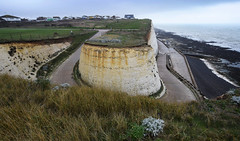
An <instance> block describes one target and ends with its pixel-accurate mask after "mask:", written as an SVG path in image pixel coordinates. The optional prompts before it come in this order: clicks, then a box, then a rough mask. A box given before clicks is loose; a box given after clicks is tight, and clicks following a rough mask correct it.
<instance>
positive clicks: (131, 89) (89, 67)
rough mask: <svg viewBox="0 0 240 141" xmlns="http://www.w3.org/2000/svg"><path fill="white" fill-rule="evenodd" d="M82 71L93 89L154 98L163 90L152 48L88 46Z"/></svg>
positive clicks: (84, 54) (84, 51) (80, 66)
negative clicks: (98, 88)
mask: <svg viewBox="0 0 240 141" xmlns="http://www.w3.org/2000/svg"><path fill="white" fill-rule="evenodd" d="M79 72H80V74H81V78H82V79H83V80H84V81H85V82H87V83H88V84H89V85H91V86H93V87H100V88H105V89H110V90H114V91H121V92H126V93H128V94H130V95H151V94H154V93H156V92H158V91H159V89H160V88H161V83H160V77H159V74H158V68H157V63H156V59H155V53H154V49H153V48H152V47H151V46H141V47H131V48H126V47H125V48H124V47H123V48H113V47H104V46H96V45H90V44H85V45H83V47H82V50H81V55H80V62H79Z"/></svg>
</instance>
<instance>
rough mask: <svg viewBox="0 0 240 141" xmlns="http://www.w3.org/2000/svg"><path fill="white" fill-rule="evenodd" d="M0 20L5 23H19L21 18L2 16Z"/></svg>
mask: <svg viewBox="0 0 240 141" xmlns="http://www.w3.org/2000/svg"><path fill="white" fill-rule="evenodd" d="M0 18H2V19H3V20H5V21H8V22H20V21H21V18H19V17H16V16H12V15H4V16H1V17H0Z"/></svg>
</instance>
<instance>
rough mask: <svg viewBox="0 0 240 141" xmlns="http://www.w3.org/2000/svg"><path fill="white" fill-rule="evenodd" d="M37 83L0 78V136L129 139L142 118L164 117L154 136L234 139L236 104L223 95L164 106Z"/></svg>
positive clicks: (108, 93)
mask: <svg viewBox="0 0 240 141" xmlns="http://www.w3.org/2000/svg"><path fill="white" fill-rule="evenodd" d="M41 83H42V81H39V82H38V83H36V82H31V81H27V80H23V79H20V78H13V77H10V76H8V75H1V76H0V139H1V140H84V141H85V140H86V141H87V140H133V139H134V138H132V137H141V135H140V132H136V131H140V129H139V130H138V127H139V126H138V125H140V124H141V121H142V120H143V119H144V118H146V117H148V116H153V117H155V118H161V119H163V120H164V121H165V124H166V126H165V127H164V132H163V133H161V134H160V135H159V136H158V137H156V138H154V139H156V140H196V141H202V140H239V139H240V135H239V132H240V127H239V121H240V111H239V105H235V104H233V103H232V102H231V100H230V97H229V96H228V97H227V98H226V99H224V100H206V101H203V102H202V103H197V102H191V103H182V104H176V103H172V104H170V103H164V102H162V101H160V100H155V99H153V98H149V97H144V96H128V95H127V94H124V93H117V92H111V91H106V90H101V89H93V88H88V87H72V88H69V89H60V90H57V91H53V90H51V89H50V88H49V87H52V86H51V85H50V84H49V87H48V86H46V84H47V83H45V82H44V89H43V87H42V84H41ZM237 95H240V94H239V91H238V92H237ZM133 125H134V126H133ZM135 128H136V130H135ZM139 128H140V127H139ZM132 131H134V132H132ZM144 140H153V138H151V137H144Z"/></svg>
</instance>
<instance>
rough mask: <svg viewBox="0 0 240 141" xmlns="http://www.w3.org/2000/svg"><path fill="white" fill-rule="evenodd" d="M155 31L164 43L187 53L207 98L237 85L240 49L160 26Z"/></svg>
mask: <svg viewBox="0 0 240 141" xmlns="http://www.w3.org/2000/svg"><path fill="white" fill-rule="evenodd" d="M155 31H156V35H157V38H158V39H159V40H160V41H162V42H163V43H164V44H165V45H166V46H167V47H171V48H175V49H177V50H179V51H181V52H182V53H183V54H184V55H186V56H187V60H188V62H189V65H190V67H191V70H192V72H193V75H194V77H195V79H196V83H197V85H198V87H199V89H200V90H201V92H202V93H203V95H205V96H206V97H207V98H216V97H218V96H220V95H222V94H224V93H225V92H226V91H228V90H230V89H232V88H236V87H238V85H240V52H237V51H232V50H229V48H223V47H219V46H213V45H209V44H208V43H207V42H200V41H195V40H192V39H188V38H185V37H182V36H178V35H175V34H174V33H171V32H165V31H163V30H160V29H155ZM202 60H205V62H209V64H210V65H211V66H212V67H213V68H214V71H215V73H217V74H218V75H215V74H214V73H213V72H214V71H212V70H211V69H210V68H209V66H207V65H206V63H204V61H202ZM221 75H222V76H224V77H226V78H227V79H228V80H230V81H229V82H230V83H229V82H227V81H225V80H224V79H222V78H220V77H221ZM219 76H220V77H219ZM231 82H233V83H231Z"/></svg>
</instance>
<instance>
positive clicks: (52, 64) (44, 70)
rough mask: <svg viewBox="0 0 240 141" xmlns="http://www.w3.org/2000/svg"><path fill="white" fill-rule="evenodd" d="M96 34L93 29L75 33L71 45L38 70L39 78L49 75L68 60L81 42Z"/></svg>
mask: <svg viewBox="0 0 240 141" xmlns="http://www.w3.org/2000/svg"><path fill="white" fill-rule="evenodd" d="M94 34H96V31H91V32H88V33H86V34H81V35H75V36H73V37H72V38H73V39H72V43H71V46H70V47H68V48H67V49H66V50H65V51H64V52H62V53H61V54H60V55H58V56H57V57H56V58H54V59H52V60H50V61H49V62H47V63H46V64H44V65H43V66H42V67H41V68H40V69H39V70H38V71H37V78H39V77H45V78H47V77H49V76H50V75H51V73H52V72H53V71H54V70H55V69H56V67H57V66H59V65H60V64H61V63H62V62H63V61H64V60H66V59H67V58H68V57H69V56H70V55H71V54H72V53H74V52H75V51H76V50H77V49H78V48H79V47H80V45H81V44H83V43H84V41H85V40H87V39H89V38H90V37H92V36H93V35H94Z"/></svg>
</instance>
